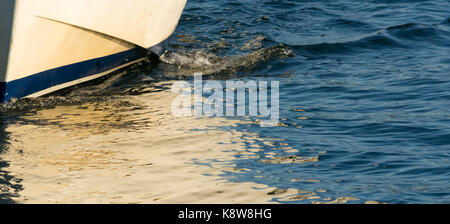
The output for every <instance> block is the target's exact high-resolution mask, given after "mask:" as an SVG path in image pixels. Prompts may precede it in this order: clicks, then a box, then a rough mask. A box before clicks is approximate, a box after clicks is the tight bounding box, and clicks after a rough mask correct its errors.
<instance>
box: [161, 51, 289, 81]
mask: <svg viewBox="0 0 450 224" xmlns="http://www.w3.org/2000/svg"><path fill="white" fill-rule="evenodd" d="M294 56H295V54H294V51H293V50H291V49H290V47H289V46H287V45H284V44H279V45H276V46H271V47H267V48H261V49H258V50H255V51H253V52H251V53H248V54H246V55H243V56H224V57H222V56H219V55H217V54H214V53H211V52H210V51H207V50H202V49H194V50H183V51H176V52H168V53H166V54H165V55H163V57H162V58H161V60H162V61H163V62H164V63H163V64H160V65H159V66H158V69H157V70H158V71H157V72H156V73H159V75H162V76H164V77H166V78H169V79H177V78H178V79H186V78H188V77H190V76H192V75H193V74H194V73H198V72H201V73H202V74H203V75H206V76H207V77H208V78H215V79H227V78H233V77H235V75H236V74H238V73H250V72H252V71H254V70H256V69H258V68H261V67H263V66H264V65H267V64H268V63H269V62H271V61H273V60H276V59H281V58H289V57H294Z"/></svg>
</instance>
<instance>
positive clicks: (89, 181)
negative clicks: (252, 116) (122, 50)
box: [1, 83, 296, 203]
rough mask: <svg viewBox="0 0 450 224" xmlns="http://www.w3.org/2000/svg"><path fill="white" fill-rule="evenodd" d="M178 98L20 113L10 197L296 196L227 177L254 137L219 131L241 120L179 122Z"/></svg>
mask: <svg viewBox="0 0 450 224" xmlns="http://www.w3.org/2000/svg"><path fill="white" fill-rule="evenodd" d="M165 85H167V87H170V85H171V83H166V84H165ZM163 89H164V88H163ZM174 97H176V95H174V94H172V93H171V92H170V90H165V91H155V92H153V93H150V94H146V95H141V96H139V97H133V96H126V97H122V98H121V99H119V100H116V101H114V102H111V101H107V102H100V103H88V104H84V105H75V106H59V107H56V108H54V109H48V110H43V111H39V112H37V114H35V115H24V116H21V118H20V119H18V120H20V122H17V123H14V124H10V125H8V126H7V127H6V130H5V132H6V133H8V139H9V142H13V143H14V144H11V145H7V144H2V147H7V149H6V150H4V152H3V154H2V155H1V160H3V161H7V163H8V164H9V166H8V167H3V168H1V169H2V172H7V173H8V175H9V176H14V177H15V178H16V179H20V180H21V181H20V186H21V189H19V190H17V191H16V194H15V195H9V197H10V198H9V200H13V201H15V202H18V203H218V202H220V203H267V202H270V201H271V200H272V199H273V198H274V197H282V196H287V195H290V194H293V193H296V192H294V191H293V190H291V191H287V192H282V194H280V195H273V194H269V193H270V192H273V191H274V190H275V189H273V188H268V187H267V186H264V185H260V184H255V183H233V182H227V181H226V180H224V179H223V178H221V177H220V175H221V174H223V173H224V172H242V171H241V170H239V169H236V167H235V165H234V164H233V163H232V160H234V159H235V156H236V154H240V155H241V156H246V155H247V156H255V155H254V154H252V153H250V152H249V151H247V150H246V149H245V144H244V143H243V136H244V135H245V136H247V137H246V138H256V136H253V135H252V134H249V133H242V132H238V131H232V132H229V131H222V130H220V128H218V127H221V126H225V127H226V126H235V125H237V123H236V122H238V121H231V120H226V119H222V118H202V119H197V118H194V117H173V116H172V115H171V112H170V106H171V105H170V102H171V101H172V99H173V98H174ZM136 105H139V106H136ZM194 129H196V130H197V131H195V130H194ZM202 129H207V130H208V131H198V130H202ZM249 136H250V137H249ZM252 136H253V137H252ZM211 161H214V162H211ZM204 163H209V165H201V164H204ZM6 188H10V189H11V186H9V187H8V186H6ZM257 189H259V190H257ZM5 197H6V196H5Z"/></svg>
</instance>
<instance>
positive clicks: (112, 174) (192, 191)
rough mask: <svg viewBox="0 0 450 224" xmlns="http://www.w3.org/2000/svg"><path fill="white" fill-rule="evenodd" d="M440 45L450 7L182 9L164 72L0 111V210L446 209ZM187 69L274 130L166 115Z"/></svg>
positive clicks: (343, 4)
mask: <svg viewBox="0 0 450 224" xmlns="http://www.w3.org/2000/svg"><path fill="white" fill-rule="evenodd" d="M449 41H450V3H449V2H448V1H446V0H434V1H418V0H417V1H413V0H411V1H380V0H377V1H376V0H372V1H344V0H337V1H283V0H279V1H275V0H272V1H270V0H267V1H246V0H241V1H231V0H224V1H210V0H190V1H189V2H188V4H187V8H186V10H185V12H184V14H183V16H182V18H181V21H180V25H179V27H178V29H177V31H176V33H175V34H174V36H173V37H172V38H171V39H170V42H169V44H170V46H169V50H170V51H169V52H167V53H166V54H165V55H164V56H163V58H162V61H163V62H162V63H160V64H158V65H153V64H149V63H145V64H142V65H138V66H134V67H133V68H130V69H128V70H126V71H123V72H121V73H118V74H115V75H113V76H110V77H108V78H106V79H104V80H101V81H99V82H95V83H92V84H90V85H83V86H80V87H77V88H74V89H71V90H68V91H64V92H60V93H58V94H56V95H54V96H50V97H43V98H40V99H34V100H29V99H28V100H21V101H18V102H13V103H10V104H7V105H4V106H2V107H1V108H0V110H1V111H2V112H1V113H2V123H1V125H0V140H1V142H0V151H1V154H0V202H5V203H23V202H44V203H67V202H78V203H89V202H100V203H114V202H121V203H123V202H125V203H157V202H163V203H164V202H175V203H176V202H183V203H217V202H219V203H220V202H235V203H252V202H256V203H261V202H276V203H365V202H375V201H376V202H382V203H450V178H449V177H450V175H449V172H450V165H449V164H450V163H449V162H450V161H449V158H450V157H449V156H450V151H449V150H450V101H449V99H450V94H449V93H448V90H449V89H450V82H449V81H450V79H449V71H450V57H449V52H450V45H449ZM194 72H202V73H204V74H206V75H207V77H208V78H210V79H219V80H238V79H239V80H256V81H271V80H276V81H279V82H280V97H281V98H280V110H281V111H280V112H281V117H282V120H281V122H282V123H283V125H280V126H279V127H275V128H261V127H260V125H258V122H256V121H257V118H239V117H236V118H234V117H231V118H201V119H197V118H189V117H187V118H174V117H173V116H172V115H171V113H170V111H169V109H168V108H169V107H170V100H171V99H173V97H174V96H173V94H171V93H170V85H171V83H172V82H173V81H175V80H180V79H182V80H184V79H190V77H191V75H192V74H193V73H194ZM288 158H291V159H288ZM292 158H294V159H292ZM267 161H272V162H267ZM274 161H275V162H274ZM276 161H281V162H276ZM278 163H280V164H278ZM276 189H278V190H276Z"/></svg>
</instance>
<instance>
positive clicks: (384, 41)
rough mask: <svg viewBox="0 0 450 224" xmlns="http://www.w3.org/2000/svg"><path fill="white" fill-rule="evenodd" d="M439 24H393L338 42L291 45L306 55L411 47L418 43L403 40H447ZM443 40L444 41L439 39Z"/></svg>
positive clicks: (436, 41) (434, 41)
mask: <svg viewBox="0 0 450 224" xmlns="http://www.w3.org/2000/svg"><path fill="white" fill-rule="evenodd" d="M442 32H444V31H442V30H440V29H439V27H437V26H432V25H430V26H425V25H420V24H417V23H405V24H401V25H396V26H391V27H388V28H386V29H382V30H379V31H377V32H373V33H370V34H368V35H365V36H362V37H359V38H355V39H349V40H348V41H343V42H336V43H318V44H309V45H295V46H291V47H293V48H294V49H295V50H297V51H300V52H302V54H303V55H306V56H314V55H317V54H344V53H353V52H355V53H357V52H360V51H361V50H379V49H380V48H409V47H417V44H414V45H412V44H408V43H407V42H403V40H409V41H414V42H426V41H428V40H432V41H431V42H432V43H434V44H441V43H443V42H445V43H447V42H446V38H445V34H443V33H442ZM439 40H442V41H439Z"/></svg>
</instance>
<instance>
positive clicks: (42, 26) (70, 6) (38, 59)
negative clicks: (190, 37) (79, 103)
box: [0, 0, 185, 102]
mask: <svg viewBox="0 0 450 224" xmlns="http://www.w3.org/2000/svg"><path fill="white" fill-rule="evenodd" d="M37 2H40V3H41V4H37ZM89 2H91V3H89ZM106 2H108V3H109V4H106ZM166 2H167V3H163V2H161V1H159V0H145V1H144V0H131V1H117V0H58V1H54V0H15V1H14V0H4V1H2V2H1V3H0V8H4V7H6V6H8V5H7V4H9V6H10V8H11V7H12V8H14V10H13V11H14V14H10V15H9V17H10V18H8V16H7V15H6V14H0V17H2V18H0V19H1V20H0V21H1V22H0V23H3V24H1V26H0V29H2V30H1V31H2V33H0V35H1V37H0V50H1V52H0V59H2V58H6V59H3V61H1V60H0V66H1V67H0V69H1V70H0V72H2V73H0V100H1V102H6V101H8V100H10V99H12V98H23V97H30V96H31V97H35V96H40V95H43V94H46V93H49V92H52V91H55V90H58V89H61V88H65V87H68V86H71V85H74V84H78V83H81V82H84V81H88V80H91V79H94V78H98V77H100V76H103V75H106V74H108V73H110V72H113V71H115V70H117V69H120V68H122V67H124V66H127V65H130V64H132V63H134V62H137V61H139V60H142V59H143V58H145V57H146V56H147V55H148V54H149V49H152V48H151V47H154V45H157V44H158V43H161V42H163V41H164V40H165V39H166V38H167V37H168V36H169V35H170V34H171V33H172V32H173V30H174V28H175V26H176V23H177V22H178V19H179V17H180V15H181V12H182V9H183V7H184V4H185V0H168V1H166ZM45 4H47V6H49V5H52V6H53V8H52V7H47V8H45V7H44V9H45V10H42V9H43V8H42V5H45ZM11 5H12V6H11ZM87 6H89V7H88V8H94V9H95V8H98V9H99V10H101V11H99V12H98V14H92V13H93V12H89V13H88V12H87V11H85V10H86V7H87ZM100 6H101V7H100ZM133 7H134V8H135V10H136V11H134V10H133ZM154 7H161V8H162V9H163V10H166V11H167V12H168V13H165V14H158V13H151V12H152V10H153V11H157V9H154ZM49 8H50V9H52V10H49ZM138 9H139V10H138ZM142 9H145V10H144V11H145V13H144V12H143V11H142ZM61 10H63V11H64V10H65V11H66V13H61ZM149 12H150V13H149ZM108 13H109V14H114V13H115V14H116V15H122V18H121V20H120V21H121V23H122V24H116V26H114V24H111V22H110V21H108V20H107V18H111V15H109V14H108ZM133 13H143V14H142V15H140V16H139V18H140V20H139V21H142V22H141V23H142V24H147V25H148V24H153V23H152V21H153V22H154V24H157V25H153V26H151V25H150V26H148V27H150V28H151V27H155V26H157V27H159V28H158V29H159V30H155V31H150V30H145V29H144V30H140V32H138V31H139V30H137V29H135V27H134V26H136V27H139V26H141V29H142V24H141V25H139V24H136V23H137V21H138V20H136V18H134V17H133V18H132V19H128V18H127V17H126V15H127V14H133ZM83 14H86V15H84V16H83ZM85 18H88V19H85ZM8 20H9V21H10V22H11V23H12V25H9V29H10V31H9V38H8V35H5V33H7V30H8V24H7V22H5V21H8ZM111 20H113V22H114V23H117V18H115V19H111ZM115 27H116V28H115ZM121 29H122V30H121ZM151 33H154V35H153V36H151ZM8 39H9V40H8ZM6 51H8V52H7V53H5V52H6ZM2 54H3V56H2ZM5 55H7V56H5Z"/></svg>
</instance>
